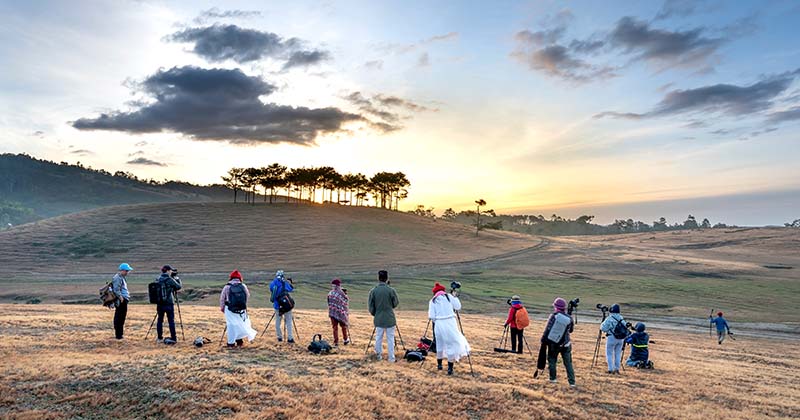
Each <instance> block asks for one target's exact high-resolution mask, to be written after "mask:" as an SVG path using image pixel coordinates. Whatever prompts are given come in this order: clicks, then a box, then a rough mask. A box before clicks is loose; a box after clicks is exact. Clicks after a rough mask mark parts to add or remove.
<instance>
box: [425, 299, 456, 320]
mask: <svg viewBox="0 0 800 420" xmlns="http://www.w3.org/2000/svg"><path fill="white" fill-rule="evenodd" d="M460 310H461V301H460V300H458V298H457V297H455V296H453V295H450V294H443V295H438V296H436V297H434V298H433V299H431V301H430V303H429V304H428V319H430V320H431V321H433V322H436V321H439V320H443V319H449V318H455V317H456V313H455V311H460Z"/></svg>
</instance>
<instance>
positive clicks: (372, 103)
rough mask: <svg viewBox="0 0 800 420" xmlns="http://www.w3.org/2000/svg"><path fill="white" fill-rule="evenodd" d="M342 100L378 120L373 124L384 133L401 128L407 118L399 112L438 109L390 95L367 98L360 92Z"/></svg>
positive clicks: (434, 110) (435, 110)
mask: <svg viewBox="0 0 800 420" xmlns="http://www.w3.org/2000/svg"><path fill="white" fill-rule="evenodd" d="M344 99H345V100H347V101H348V102H350V103H351V104H353V105H355V106H356V107H358V109H359V110H361V111H362V112H364V113H366V114H369V115H372V116H373V117H376V118H378V119H379V120H380V121H378V122H374V123H373V124H375V125H376V126H377V127H378V128H380V129H383V130H385V131H395V130H398V129H401V128H402V125H401V122H402V120H404V119H407V118H409V117H408V116H407V115H402V114H400V111H401V110H405V111H407V112H413V113H419V112H428V111H432V112H437V111H438V109H432V108H429V107H426V106H424V105H420V104H418V103H416V102H412V101H409V100H407V99H403V98H400V97H398V96H392V95H384V94H376V95H372V96H369V97H367V96H364V95H363V94H362V93H361V92H352V93H350V94H348V95H346V96H344Z"/></svg>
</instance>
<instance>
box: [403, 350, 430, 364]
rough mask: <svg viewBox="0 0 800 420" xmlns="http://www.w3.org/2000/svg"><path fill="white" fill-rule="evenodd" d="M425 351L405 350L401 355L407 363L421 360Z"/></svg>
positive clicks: (423, 358)
mask: <svg viewBox="0 0 800 420" xmlns="http://www.w3.org/2000/svg"><path fill="white" fill-rule="evenodd" d="M425 356H426V352H425V351H423V350H406V355H405V356H403V358H404V359H406V360H407V361H408V362H409V363H411V362H421V361H423V360H425Z"/></svg>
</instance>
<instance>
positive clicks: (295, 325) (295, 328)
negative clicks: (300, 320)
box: [292, 314, 300, 341]
mask: <svg viewBox="0 0 800 420" xmlns="http://www.w3.org/2000/svg"><path fill="white" fill-rule="evenodd" d="M292 326H293V327H294V335H295V338H297V341H300V333H299V332H297V323H295V322H294V314H292Z"/></svg>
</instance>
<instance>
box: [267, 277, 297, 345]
mask: <svg viewBox="0 0 800 420" xmlns="http://www.w3.org/2000/svg"><path fill="white" fill-rule="evenodd" d="M269 291H270V298H269V301H270V302H272V307H273V308H274V309H275V334H276V335H277V336H278V342H282V341H283V330H281V320H283V322H284V325H285V326H286V340H287V342H288V343H290V344H291V343H294V331H293V330H292V311H291V310H289V311H286V312H281V307H280V304H278V300H279V299H280V298H281V297H282V296H283V295H288V294H289V293H292V292H293V291H294V286H293V285H292V279H291V278H290V279H289V280H286V278H285V276H284V274H283V270H278V272H277V273H275V279H274V280H272V283H270V284H269Z"/></svg>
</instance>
